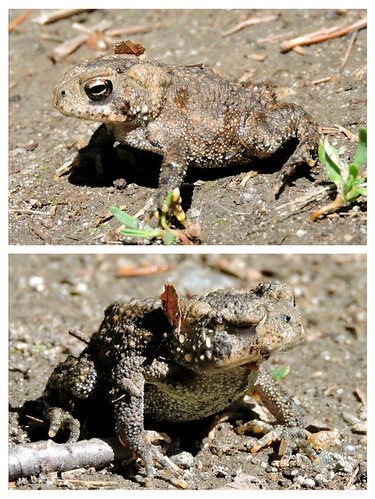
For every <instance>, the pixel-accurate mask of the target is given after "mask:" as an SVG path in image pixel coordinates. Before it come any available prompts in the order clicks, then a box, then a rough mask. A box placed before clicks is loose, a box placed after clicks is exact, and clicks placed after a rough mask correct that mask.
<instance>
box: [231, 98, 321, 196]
mask: <svg viewBox="0 0 375 499" xmlns="http://www.w3.org/2000/svg"><path fill="white" fill-rule="evenodd" d="M254 131H255V132H254ZM321 133H322V132H321V129H320V128H319V127H318V125H317V124H316V123H315V122H314V120H313V119H312V118H311V117H310V116H309V115H308V114H307V113H306V112H305V111H304V110H303V109H302V108H300V107H299V106H295V105H293V104H284V105H277V104H269V106H268V107H267V109H266V110H262V111H258V112H252V113H251V114H250V115H249V117H248V118H247V119H246V123H245V127H244V132H243V134H242V138H241V142H242V144H243V145H244V146H245V147H246V148H247V149H249V151H250V153H251V155H252V156H253V157H255V158H266V157H269V156H271V155H273V154H275V153H276V152H277V151H278V150H279V149H280V148H281V147H282V146H283V145H284V144H285V143H287V142H288V141H290V140H293V139H296V140H298V144H297V147H296V149H295V151H294V152H293V154H292V155H291V156H290V157H289V159H288V161H287V162H286V163H285V164H284V165H283V166H282V168H281V170H280V174H279V179H278V181H277V183H276V185H275V187H274V189H275V191H276V193H279V192H280V191H281V190H282V189H283V187H284V186H285V185H286V184H288V182H289V181H290V178H291V177H292V176H293V174H294V173H295V171H296V168H297V167H298V166H299V165H300V164H303V163H306V164H308V165H309V166H313V165H314V164H315V162H316V157H317V148H318V145H319V142H320V140H321Z"/></svg>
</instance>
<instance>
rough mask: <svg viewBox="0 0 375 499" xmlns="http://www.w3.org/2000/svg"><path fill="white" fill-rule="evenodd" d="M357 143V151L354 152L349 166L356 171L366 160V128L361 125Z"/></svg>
mask: <svg viewBox="0 0 375 499" xmlns="http://www.w3.org/2000/svg"><path fill="white" fill-rule="evenodd" d="M358 137H359V144H358V148H357V152H356V153H355V156H354V159H353V161H352V163H351V165H350V166H351V167H352V168H353V169H355V170H356V171H357V172H358V170H359V169H360V167H361V166H362V165H363V164H364V163H366V161H367V130H366V128H364V127H363V126H362V127H361V128H360V129H359V131H358Z"/></svg>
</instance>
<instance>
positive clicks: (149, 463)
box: [119, 431, 188, 489]
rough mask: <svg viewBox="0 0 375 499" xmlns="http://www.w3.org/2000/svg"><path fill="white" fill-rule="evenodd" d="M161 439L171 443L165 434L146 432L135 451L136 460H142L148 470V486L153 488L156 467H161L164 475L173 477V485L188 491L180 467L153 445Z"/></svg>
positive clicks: (123, 443)
mask: <svg viewBox="0 0 375 499" xmlns="http://www.w3.org/2000/svg"><path fill="white" fill-rule="evenodd" d="M160 439H162V440H166V441H167V442H168V441H170V439H169V437H168V436H166V435H165V434H159V433H156V432H152V431H144V432H143V435H142V438H141V441H142V445H141V446H137V448H136V449H133V456H134V458H140V460H141V464H142V465H143V466H144V467H145V469H146V475H147V478H146V486H147V487H152V485H153V481H154V475H155V468H154V465H159V466H160V467H161V468H162V470H163V471H164V473H166V474H167V475H170V476H171V478H172V481H173V483H174V484H175V485H176V486H177V487H180V488H181V489H186V488H187V486H188V485H187V483H186V482H185V480H183V479H182V478H181V476H182V475H183V471H182V470H181V469H180V468H179V467H178V466H176V465H175V464H174V463H173V462H172V461H171V460H170V459H169V458H168V457H167V456H165V455H164V454H162V453H161V452H160V451H159V449H158V448H157V447H156V446H155V445H153V443H151V442H155V441H157V440H160ZM119 440H120V442H121V443H122V445H124V446H125V447H128V445H127V444H126V443H125V442H124V441H123V440H122V438H121V437H120V436H119Z"/></svg>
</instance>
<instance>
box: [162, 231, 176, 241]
mask: <svg viewBox="0 0 375 499" xmlns="http://www.w3.org/2000/svg"><path fill="white" fill-rule="evenodd" d="M174 239H175V238H174V235H173V234H172V232H170V231H167V232H166V233H165V234H164V236H163V241H164V242H165V244H173V243H174Z"/></svg>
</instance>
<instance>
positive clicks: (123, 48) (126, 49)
mask: <svg viewBox="0 0 375 499" xmlns="http://www.w3.org/2000/svg"><path fill="white" fill-rule="evenodd" d="M145 50H146V49H145V48H144V47H143V45H141V44H140V43H137V42H132V41H131V40H120V41H119V42H117V43H115V46H114V47H113V53H114V54H133V55H136V56H137V57H139V56H140V55H142V54H143V52H144V51H145Z"/></svg>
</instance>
